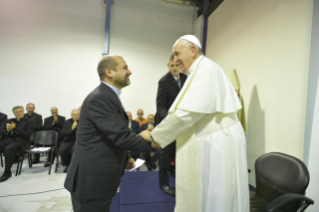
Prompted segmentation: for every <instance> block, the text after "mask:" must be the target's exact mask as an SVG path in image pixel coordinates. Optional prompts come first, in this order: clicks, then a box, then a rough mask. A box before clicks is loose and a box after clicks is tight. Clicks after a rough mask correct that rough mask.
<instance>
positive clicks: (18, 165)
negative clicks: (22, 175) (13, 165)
mask: <svg viewBox="0 0 319 212" xmlns="http://www.w3.org/2000/svg"><path fill="white" fill-rule="evenodd" d="M19 167H20V156H19V159H18V164H17V170H16V176H18V172H19Z"/></svg>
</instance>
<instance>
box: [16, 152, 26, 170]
mask: <svg viewBox="0 0 319 212" xmlns="http://www.w3.org/2000/svg"><path fill="white" fill-rule="evenodd" d="M24 154H25V151H24V150H21V151H19V152H18V153H17V155H18V157H19V158H18V165H17V170H16V176H17V175H18V174H19V175H20V174H21V169H22V165H23V159H24V158H23V157H24Z"/></svg>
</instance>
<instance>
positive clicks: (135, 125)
mask: <svg viewBox="0 0 319 212" xmlns="http://www.w3.org/2000/svg"><path fill="white" fill-rule="evenodd" d="M131 130H132V131H133V132H135V133H136V134H139V133H140V132H142V130H141V128H140V124H139V123H138V122H137V121H134V120H132V123H131Z"/></svg>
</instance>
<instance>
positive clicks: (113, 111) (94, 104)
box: [88, 96, 151, 152]
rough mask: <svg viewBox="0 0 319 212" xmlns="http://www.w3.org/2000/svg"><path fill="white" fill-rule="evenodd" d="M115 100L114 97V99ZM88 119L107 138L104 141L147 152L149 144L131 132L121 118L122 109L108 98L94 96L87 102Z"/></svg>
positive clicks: (125, 121)
mask: <svg viewBox="0 0 319 212" xmlns="http://www.w3.org/2000/svg"><path fill="white" fill-rule="evenodd" d="M114 101H115V99H114ZM88 113H89V116H90V120H91V121H92V122H93V123H94V125H95V126H96V127H97V128H98V129H99V131H100V132H101V133H103V134H104V136H105V137H106V138H107V140H105V142H113V143H114V144H115V145H116V146H118V147H120V148H122V149H126V150H137V151H145V152H149V151H150V150H151V148H150V145H149V144H148V142H147V141H145V140H144V139H143V138H142V137H141V136H139V135H137V134H135V133H133V132H132V131H131V130H130V129H129V128H128V127H127V120H125V119H123V114H122V113H124V110H122V108H121V107H119V105H117V104H116V103H114V102H112V101H110V99H109V98H103V97H102V96H101V97H100V98H95V99H93V100H91V102H90V103H89V110H88Z"/></svg>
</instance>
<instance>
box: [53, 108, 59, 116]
mask: <svg viewBox="0 0 319 212" xmlns="http://www.w3.org/2000/svg"><path fill="white" fill-rule="evenodd" d="M58 113H59V110H58V108H57V107H51V114H52V116H57V115H58Z"/></svg>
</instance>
